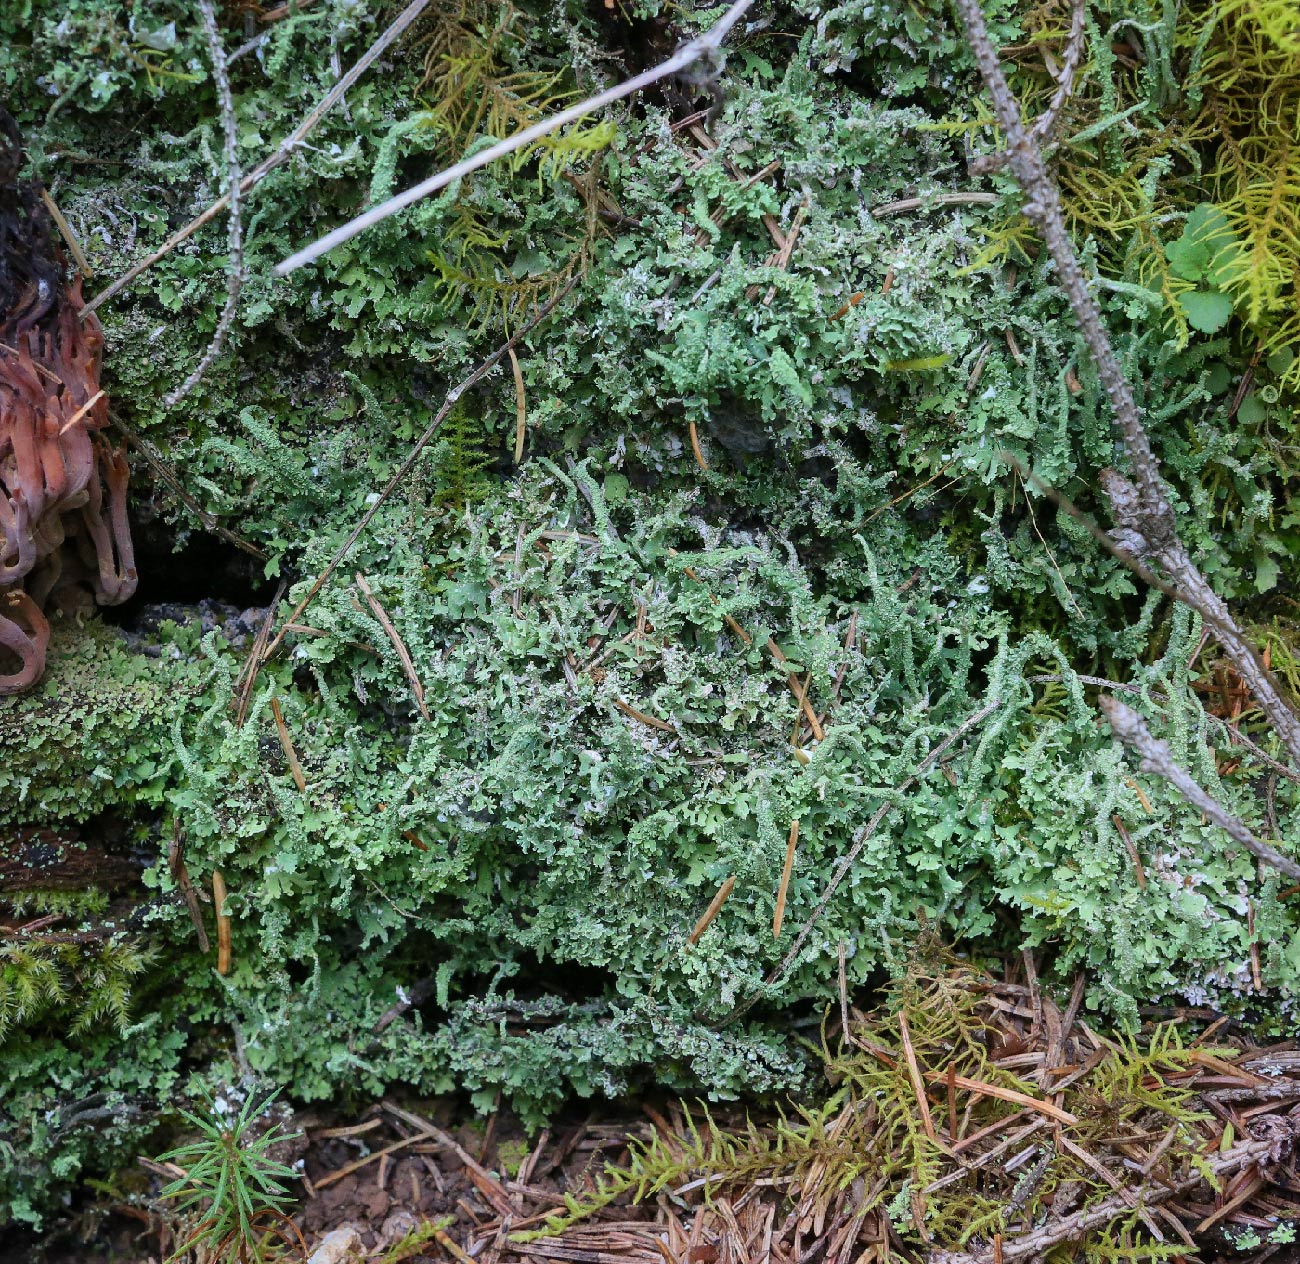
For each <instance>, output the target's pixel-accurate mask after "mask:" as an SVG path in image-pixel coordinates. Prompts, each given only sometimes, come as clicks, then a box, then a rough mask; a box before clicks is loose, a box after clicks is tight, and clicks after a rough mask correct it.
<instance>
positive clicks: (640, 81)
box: [275, 0, 754, 276]
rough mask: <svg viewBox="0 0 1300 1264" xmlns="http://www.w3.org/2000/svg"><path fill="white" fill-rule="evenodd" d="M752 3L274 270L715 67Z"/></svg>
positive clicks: (743, 2) (294, 265) (739, 4)
mask: <svg viewBox="0 0 1300 1264" xmlns="http://www.w3.org/2000/svg"><path fill="white" fill-rule="evenodd" d="M753 3H754V0H735V3H734V4H732V5H731V7H730V8H729V9H728V10H727V11H726V13H724V14H723V15H722V17H721V18H719V19H718V21H717V23H716V24H715V25H714V26H713V28H712V29H711V30H709V31H706V32H705V33H704V34H703V35H700V36H697V37H696V38H695V39H693V40H690V41H688V42H687V43H685V44H683V45H682V46H681V48H679V49H678V50H677V51H676V52H675V53H674V54H673V55H672V56H671V57H670V58H668V60H667V61H665V62H662V63H661V64H660V65H658V66H655V67H653V68H652V69H650V70H646V71H643V72H642V73H641V74H639V75H635V76H633V77H632V78H631V79H628V80H626V81H625V82H624V83H620V84H616V85H615V86H614V87H612V88H607V89H606V90H605V91H604V92H599V93H597V94H596V95H595V96H593V97H588V98H587V99H586V100H585V101H580V102H578V104H577V105H573V106H570V107H569V108H568V109H567V110H561V111H560V112H559V113H558V114H554V115H552V116H551V117H550V118H548V119H543V120H541V122H539V123H534V124H533V125H532V127H526V128H524V130H523V131H522V132H516V133H515V134H514V135H513V136H509V137H507V138H506V139H505V140H500V141H497V143H496V144H495V145H489V146H488V148H487V149H484V150H481V151H480V152H479V153H477V154H475V155H473V157H470V158H465V159H462V160H461V161H460V162H458V163H456V164H455V165H454V166H451V167H448V168H447V169H446V170H444V171H440V172H438V173H437V175H433V176H430V177H429V179H427V180H422V181H421V182H420V183H419V184H417V185H415V186H414V187H413V188H410V189H407V190H406V191H405V192H403V193H399V194H397V195H396V196H395V197H391V198H389V199H388V201H386V202H383V203H381V204H380V205H379V206H375V207H371V209H370V210H368V211H366V212H365V213H364V214H361V215H358V216H357V217H356V218H355V219H353V220H351V221H350V222H348V223H346V224H344V225H342V226H341V227H339V228H336V229H335V230H334V231H333V232H331V233H326V234H325V236H324V237H322V238H320V239H319V240H318V241H316V242H313V243H312V245H310V246H308V247H306V248H305V249H303V250H299V251H298V252H297V253H295V254H292V255H290V256H289V257H288V258H287V259H285V260H284V261H283V262H281V263H278V264H276V267H275V271H276V275H277V276H288V275H289V273H290V272H294V271H296V270H297V269H298V268H301V267H303V266H304V265H305V264H308V263H311V262H312V261H313V260H316V259H319V258H320V256H321V255H323V254H326V253H327V252H328V251H330V250H333V249H334V247H335V246H339V245H342V244H343V243H344V242H345V241H350V240H351V239H352V238H353V237H355V236H356V235H357V234H358V233H362V232H365V230H366V229H367V228H370V227H372V226H373V225H375V224H379V223H382V222H383V221H384V220H386V219H388V217H389V216H390V215H395V214H396V213H397V212H398V211H400V210H403V209H404V208H406V207H408V206H410V205H411V204H412V203H413V202H418V201H420V200H421V199H422V198H426V197H428V196H429V195H430V194H431V193H436V192H437V191H438V190H439V189H445V188H446V187H447V186H448V185H449V184H452V183H454V182H455V181H457V180H460V179H461V178H463V177H464V176H467V175H469V174H470V173H471V172H474V171H477V170H479V168H480V167H486V166H487V165H488V164H489V163H493V162H495V161H496V160H497V159H498V158H504V157H505V156H506V155H507V154H513V153H515V152H516V151H517V150H520V149H523V148H525V147H526V146H528V145H531V144H532V143H533V142H534V141H537V140H541V139H542V137H543V136H549V135H550V133H551V132H554V131H556V130H557V129H558V128H561V127H564V126H565V125H566V124H568V123H573V122H576V121H577V120H578V119H580V118H585V117H586V116H587V115H588V114H594V113H595V112H596V111H597V110H601V109H604V107H605V106H607V105H613V104H614V102H615V101H621V100H623V98H624V97H629V96H632V95H633V93H636V92H639V91H640V90H641V89H642V88H648V87H650V86H651V85H653V84H656V83H658V82H659V81H660V80H661V79H667V78H668V77H669V76H670V75H675V74H679V73H680V72H681V71H683V70H686V69H688V68H689V67H691V66H694V65H695V64H696V63H697V62H705V63H707V64H709V65H710V67H711V68H712V69H715V70H716V68H717V66H718V62H719V53H720V51H721V48H722V41H723V40H724V39H726V37H727V35H728V34H729V33H730V32H731V28H732V27H733V26H735V25H736V23H737V22H739V21H740V19H741V18H742V17H743V16H744V15H745V13H746V12H747V11H748V10H749V9H750V8H751V7H752V5H753Z"/></svg>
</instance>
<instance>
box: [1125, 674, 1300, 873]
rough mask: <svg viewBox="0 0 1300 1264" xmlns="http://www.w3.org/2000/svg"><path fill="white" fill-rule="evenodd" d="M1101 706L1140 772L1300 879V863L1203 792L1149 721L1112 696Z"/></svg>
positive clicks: (1264, 860) (1266, 858)
mask: <svg viewBox="0 0 1300 1264" xmlns="http://www.w3.org/2000/svg"><path fill="white" fill-rule="evenodd" d="M1100 705H1101V709H1102V711H1103V712H1104V713H1105V716H1106V719H1107V720H1109V721H1110V730H1111V732H1112V733H1114V734H1115V736H1116V738H1118V739H1119V740H1120V741H1121V742H1123V743H1124V745H1125V746H1127V747H1129V748H1130V749H1131V750H1133V751H1135V752H1136V753H1137V754H1138V755H1140V756H1141V757H1142V762H1141V763H1140V764H1139V765H1138V768H1139V770H1140V771H1142V772H1153V773H1155V774H1156V775H1157V776H1160V777H1163V778H1164V779H1165V780H1166V781H1167V782H1169V784H1170V785H1171V786H1173V788H1174V789H1175V790H1177V791H1178V793H1179V794H1181V795H1182V796H1183V798H1184V799H1186V800H1187V802H1188V803H1190V804H1191V805H1192V807H1194V808H1196V809H1197V811H1199V812H1204V813H1205V815H1206V816H1207V817H1209V819H1210V820H1211V821H1213V822H1214V823H1215V824H1216V825H1217V826H1218V827H1219V828H1220V829H1221V830H1223V831H1224V832H1225V833H1226V834H1227V835H1228V836H1229V837H1230V838H1231V839H1233V841H1234V842H1238V843H1240V844H1241V845H1242V846H1243V847H1244V848H1245V849H1246V850H1247V851H1248V852H1250V853H1251V854H1252V855H1255V856H1258V857H1259V858H1260V860H1262V861H1263V862H1264V863H1265V864H1267V865H1272V866H1273V868H1274V869H1277V870H1278V871H1279V872H1280V873H1284V874H1286V876H1287V877H1288V878H1300V864H1297V862H1296V861H1294V860H1292V859H1291V858H1290V857H1289V856H1284V855H1282V853H1281V852H1280V851H1278V850H1277V849H1276V848H1274V847H1270V846H1269V845H1268V843H1266V842H1263V841H1262V840H1261V839H1258V838H1256V837H1255V835H1254V834H1252V833H1251V832H1250V830H1249V829H1247V828H1246V826H1245V825H1243V824H1242V822H1241V821H1239V820H1238V819H1237V818H1236V817H1235V816H1233V815H1232V813H1231V812H1229V811H1228V810H1227V809H1226V808H1224V807H1223V806H1221V805H1220V803H1219V802H1218V800H1217V799H1214V798H1212V797H1211V796H1210V795H1209V794H1207V793H1206V792H1205V791H1204V790H1202V789H1201V787H1200V786H1198V785H1197V784H1196V782H1195V781H1193V780H1192V778H1191V775H1190V774H1189V773H1187V772H1185V771H1184V770H1183V769H1182V768H1180V767H1179V766H1178V765H1177V764H1176V763H1175V762H1174V757H1173V755H1172V754H1171V753H1170V750H1169V743H1168V742H1166V741H1165V740H1164V739H1163V738H1158V737H1153V736H1152V735H1151V731H1150V730H1149V729H1148V728H1147V725H1146V721H1145V720H1144V719H1143V718H1142V717H1141V716H1140V715H1138V713H1137V712H1136V711H1134V710H1133V708H1132V707H1130V706H1129V705H1128V704H1127V703H1125V702H1121V701H1120V700H1119V699H1118V698H1112V697H1104V698H1102V699H1101V703H1100Z"/></svg>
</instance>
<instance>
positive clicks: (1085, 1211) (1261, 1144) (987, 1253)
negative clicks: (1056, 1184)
mask: <svg viewBox="0 0 1300 1264" xmlns="http://www.w3.org/2000/svg"><path fill="white" fill-rule="evenodd" d="M1275 1144H1276V1143H1275V1142H1274V1141H1272V1140H1270V1139H1268V1138H1263V1139H1259V1140H1256V1139H1254V1138H1252V1139H1251V1140H1249V1141H1242V1142H1239V1143H1238V1144H1237V1145H1235V1146H1233V1147H1232V1149H1230V1150H1228V1151H1226V1152H1224V1153H1216V1154H1210V1155H1206V1156H1205V1162H1206V1163H1207V1164H1208V1165H1209V1168H1210V1170H1211V1171H1212V1172H1213V1173H1214V1175H1215V1177H1216V1178H1221V1177H1224V1176H1231V1175H1233V1174H1234V1173H1236V1172H1240V1171H1242V1170H1244V1169H1245V1168H1247V1167H1249V1166H1251V1165H1252V1164H1255V1163H1258V1162H1260V1161H1261V1160H1263V1161H1267V1160H1268V1155H1269V1147H1270V1146H1272V1145H1275ZM1204 1180H1205V1176H1204V1174H1203V1173H1202V1172H1201V1171H1199V1170H1198V1171H1195V1172H1193V1173H1192V1174H1191V1175H1190V1176H1187V1177H1184V1178H1183V1179H1181V1180H1178V1181H1174V1182H1172V1183H1171V1184H1169V1185H1162V1184H1154V1183H1153V1184H1149V1185H1147V1184H1144V1185H1141V1186H1139V1187H1137V1188H1136V1189H1135V1190H1134V1191H1133V1193H1135V1194H1137V1195H1138V1196H1139V1198H1140V1199H1141V1202H1142V1204H1143V1205H1144V1206H1147V1207H1151V1206H1155V1205H1158V1204H1160V1203H1164V1202H1168V1201H1169V1200H1170V1199H1171V1198H1174V1197H1176V1196H1177V1195H1179V1194H1185V1193H1188V1192H1189V1191H1191V1190H1194V1189H1195V1188H1196V1187H1197V1186H1198V1185H1200V1184H1201V1183H1202V1182H1203V1181H1204ZM1131 1198H1132V1194H1129V1193H1128V1192H1127V1191H1126V1194H1125V1195H1120V1194H1115V1195H1112V1196H1111V1197H1110V1198H1104V1199H1102V1201H1101V1202H1097V1203H1093V1204H1092V1205H1091V1206H1088V1207H1083V1208H1081V1209H1080V1210H1078V1211H1076V1212H1074V1213H1072V1214H1071V1215H1068V1216H1050V1217H1049V1218H1048V1219H1047V1220H1045V1221H1044V1222H1043V1223H1042V1224H1041V1225H1039V1226H1038V1228H1036V1229H1033V1230H1031V1231H1030V1232H1029V1233H1026V1234H1023V1235H1021V1236H1019V1237H1014V1238H1004V1239H1003V1242H1002V1258H1003V1260H1004V1261H1006V1264H1016V1262H1017V1261H1020V1260H1024V1261H1030V1260H1039V1259H1042V1258H1043V1257H1044V1256H1045V1255H1046V1254H1047V1252H1048V1251H1049V1250H1051V1248H1052V1247H1054V1246H1057V1245H1058V1244H1060V1243H1062V1242H1075V1241H1078V1240H1079V1239H1080V1238H1082V1237H1083V1236H1084V1234H1086V1233H1089V1232H1090V1231H1091V1230H1093V1229H1099V1228H1101V1227H1102V1226H1104V1225H1107V1224H1110V1223H1111V1222H1112V1221H1113V1220H1115V1219H1116V1217H1118V1216H1122V1215H1124V1214H1125V1213H1126V1212H1127V1211H1129V1210H1130V1209H1131V1206H1132V1203H1131ZM993 1258H994V1252H993V1248H992V1247H986V1248H982V1249H980V1250H974V1251H932V1252H931V1253H930V1256H929V1264H993Z"/></svg>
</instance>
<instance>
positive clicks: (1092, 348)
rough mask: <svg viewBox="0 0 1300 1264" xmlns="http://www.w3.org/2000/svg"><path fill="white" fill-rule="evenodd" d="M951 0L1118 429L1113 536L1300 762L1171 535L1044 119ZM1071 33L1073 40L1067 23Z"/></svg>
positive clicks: (1294, 722) (959, 1)
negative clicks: (1120, 454) (1187, 617)
mask: <svg viewBox="0 0 1300 1264" xmlns="http://www.w3.org/2000/svg"><path fill="white" fill-rule="evenodd" d="M954 5H955V7H956V9H957V12H958V13H959V14H960V16H961V21H962V25H963V26H964V28H965V32H966V40H967V43H968V44H969V46H970V49H971V52H972V53H973V54H974V57H975V61H976V64H977V65H978V66H979V70H980V75H981V77H982V78H983V80H984V85H985V88H986V89H987V90H988V94H989V98H990V100H991V101H992V104H993V113H994V116H995V117H996V119H997V122H998V126H999V127H1000V128H1001V130H1002V135H1003V141H1004V144H1005V150H1004V152H1003V153H1002V154H1001V155H999V156H998V157H997V158H995V159H994V163H995V164H998V163H1002V162H1005V164H1006V166H1007V167H1008V168H1009V170H1010V171H1011V174H1012V175H1013V176H1014V177H1015V179H1016V182H1017V183H1018V184H1019V185H1020V187H1021V189H1022V190H1023V191H1024V194H1025V203H1024V206H1023V208H1022V213H1023V214H1024V216H1025V218H1026V219H1028V220H1029V222H1030V223H1031V224H1033V225H1034V227H1035V228H1037V230H1038V232H1039V234H1040V235H1041V237H1042V240H1043V244H1044V245H1045V246H1046V248H1047V252H1048V253H1049V254H1050V255H1051V257H1052V262H1053V263H1054V264H1055V266H1056V275H1057V281H1058V284H1059V286H1060V288H1061V291H1062V292H1063V293H1064V295H1065V297H1066V299H1067V300H1068V302H1069V304H1070V309H1071V311H1072V312H1073V314H1074V317H1075V321H1076V322H1077V324H1078V326H1079V332H1080V334H1081V335H1082V338H1083V341H1084V344H1085V345H1086V346H1087V348H1088V354H1089V355H1090V357H1091V358H1092V361H1093V363H1094V365H1095V366H1096V369H1097V375H1098V377H1099V378H1100V380H1101V385H1102V388H1103V389H1104V391H1105V393H1106V397H1107V399H1108V400H1109V402H1110V405H1111V410H1112V412H1113V414H1114V421H1115V424H1116V426H1117V428H1118V429H1119V432H1120V435H1121V437H1122V439H1123V443H1124V448H1125V451H1126V453H1127V456H1128V463H1129V470H1130V476H1128V477H1126V476H1125V475H1123V474H1121V473H1119V472H1118V471H1117V470H1113V469H1108V470H1103V471H1102V473H1101V475H1100V482H1101V486H1102V490H1103V491H1104V492H1105V493H1106V495H1107V497H1108V499H1109V500H1110V504H1111V510H1112V512H1113V514H1114V518H1115V522H1116V525H1117V530H1116V531H1115V532H1114V533H1113V542H1114V545H1115V547H1116V548H1117V549H1118V550H1119V551H1121V552H1122V553H1124V554H1126V555H1128V557H1129V558H1131V559H1132V563H1131V564H1134V565H1135V566H1140V565H1141V561H1142V559H1144V558H1150V559H1151V560H1152V561H1154V562H1155V563H1156V564H1157V565H1158V566H1159V567H1160V569H1161V570H1162V571H1163V572H1164V574H1165V575H1166V576H1168V579H1169V584H1168V589H1169V590H1172V592H1173V594H1174V596H1175V597H1176V598H1177V599H1178V600H1179V601H1181V602H1183V603H1184V604H1185V605H1187V606H1190V607H1191V608H1192V609H1193V610H1195V611H1197V613H1199V614H1200V615H1201V617H1202V619H1203V620H1204V621H1205V624H1206V626H1207V627H1208V628H1210V629H1211V630H1212V632H1213V634H1214V635H1215V637H1216V638H1217V639H1218V641H1219V644H1220V645H1221V646H1222V648H1223V651H1224V653H1225V654H1226V656H1227V657H1228V659H1229V661H1230V662H1231V663H1232V665H1233V667H1234V668H1235V669H1236V671H1237V673H1238V674H1239V675H1240V677H1241V678H1242V680H1243V681H1245V683H1246V685H1247V686H1248V687H1249V689H1250V692H1251V694H1252V695H1253V696H1254V697H1255V698H1256V699H1257V700H1258V702H1259V705H1260V707H1261V708H1262V710H1263V711H1264V713H1265V714H1266V715H1267V716H1268V718H1269V720H1270V721H1271V722H1272V724H1273V727H1274V728H1275V729H1276V730H1277V733H1278V736H1279V737H1280V738H1281V739H1282V743H1283V745H1284V746H1285V747H1286V750H1287V753H1288V755H1289V756H1290V759H1291V762H1292V764H1293V765H1295V766H1296V767H1297V768H1298V769H1300V715H1298V714H1297V713H1296V711H1295V710H1293V709H1292V707H1291V704H1290V703H1289V701H1288V700H1287V698H1286V697H1285V696H1284V694H1283V692H1282V690H1281V688H1280V686H1279V685H1278V682H1277V680H1276V678H1275V677H1274V675H1273V673H1272V672H1271V671H1270V670H1269V668H1268V667H1267V666H1265V665H1264V663H1263V662H1262V661H1261V659H1260V657H1259V655H1258V654H1257V653H1256V652H1255V649H1254V647H1253V646H1252V645H1251V644H1250V642H1249V640H1248V639H1247V638H1246V636H1245V635H1244V634H1243V633H1242V631H1241V629H1240V627H1239V626H1238V625H1237V622H1236V620H1235V619H1234V618H1233V616H1232V614H1231V612H1230V611H1229V610H1228V607H1227V605H1226V604H1225V603H1224V602H1223V600H1222V599H1221V598H1220V597H1219V595H1218V594H1217V593H1216V592H1215V591H1214V590H1213V589H1212V588H1211V587H1210V585H1209V583H1208V582H1207V581H1206V579H1205V577H1204V575H1202V574H1201V571H1200V569H1199V568H1198V567H1197V566H1196V564H1195V562H1193V561H1192V558H1191V555H1190V554H1189V553H1188V552H1187V549H1186V546H1185V545H1184V544H1183V542H1182V540H1181V538H1180V537H1179V534H1178V524H1177V520H1176V517H1175V514H1174V510H1173V507H1172V505H1171V503H1170V498H1169V489H1168V487H1167V486H1166V484H1165V481H1164V478H1163V476H1162V474H1161V471H1160V463H1159V461H1158V459H1157V458H1156V455H1155V452H1154V451H1153V449H1152V447H1151V442H1150V439H1149V437H1148V435H1147V432H1146V427H1145V424H1144V422H1143V419H1142V414H1141V412H1140V411H1139V409H1138V405H1137V401H1136V399H1135V397H1134V395H1133V390H1132V387H1131V385H1130V383H1129V381H1128V378H1127V377H1126V376H1125V373H1124V370H1123V368H1122V367H1121V366H1120V363H1119V360H1118V358H1117V356H1116V355H1115V350H1114V347H1113V345H1112V343H1111V340H1110V335H1109V333H1108V332H1107V330H1106V326H1105V322H1104V321H1103V319H1102V313H1101V308H1100V306H1099V305H1098V303H1097V300H1096V298H1095V297H1094V296H1093V293H1092V290H1091V289H1090V288H1089V286H1088V281H1087V278H1086V276H1085V275H1084V272H1083V269H1082V267H1081V266H1080V264H1079V259H1078V256H1077V255H1076V254H1075V250H1074V246H1073V244H1072V242H1071V240H1070V235H1069V231H1068V229H1067V227H1066V223H1065V216H1064V213H1063V211H1062V208H1061V198H1060V193H1059V191H1058V190H1057V187H1056V183H1055V181H1054V180H1053V178H1052V176H1051V175H1050V173H1049V172H1048V169H1047V164H1046V161H1045V159H1044V157H1043V152H1042V148H1041V141H1042V139H1043V136H1044V134H1045V131H1046V129H1044V130H1043V132H1039V131H1037V130H1036V129H1031V128H1027V127H1026V126H1025V123H1024V120H1023V118H1022V116H1021V113H1020V105H1019V103H1018V101H1017V100H1016V98H1015V96H1014V94H1013V93H1012V91H1011V88H1010V86H1009V85H1008V83H1007V79H1006V75H1005V74H1004V73H1003V70H1002V65H1001V61H1000V59H999V55H998V52H997V49H995V48H994V45H993V41H992V39H991V37H990V35H989V31H988V26H987V24H986V22H985V20H984V12H983V9H982V7H981V0H954ZM1075 8H1076V19H1075V26H1076V27H1077V26H1078V25H1080V24H1081V21H1082V19H1081V18H1079V17H1078V16H1077V11H1078V10H1079V9H1080V8H1082V6H1079V5H1076V6H1075ZM1071 42H1072V43H1074V42H1075V40H1074V36H1073V33H1072V37H1071ZM1062 89H1063V90H1062V91H1059V92H1058V96H1060V98H1061V100H1062V101H1063V100H1064V95H1065V92H1066V91H1068V87H1067V86H1066V83H1065V81H1064V80H1063V83H1062ZM1055 108H1058V106H1057V102H1056V101H1055V100H1054V101H1053V104H1052V107H1049V116H1050V115H1051V114H1052V113H1053V111H1054V109H1055ZM1161 587H1164V585H1163V584H1162V585H1161Z"/></svg>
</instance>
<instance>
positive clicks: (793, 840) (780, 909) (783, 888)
mask: <svg viewBox="0 0 1300 1264" xmlns="http://www.w3.org/2000/svg"><path fill="white" fill-rule="evenodd" d="M798 845H799V818H798V817H797V816H796V817H795V818H794V820H793V821H791V822H790V838H789V840H788V841H787V842H786V845H785V868H783V869H782V870H781V885H780V886H779V887H777V889H776V913H775V914H774V915H773V917H772V938H773V939H780V938H781V924H782V923H783V922H784V921H785V901H786V896H787V895H788V894H789V892H790V875H791V873H793V872H794V849H795V848H796V847H797V846H798ZM847 1030H848V1028H847V1027H846V1028H845V1031H847Z"/></svg>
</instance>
